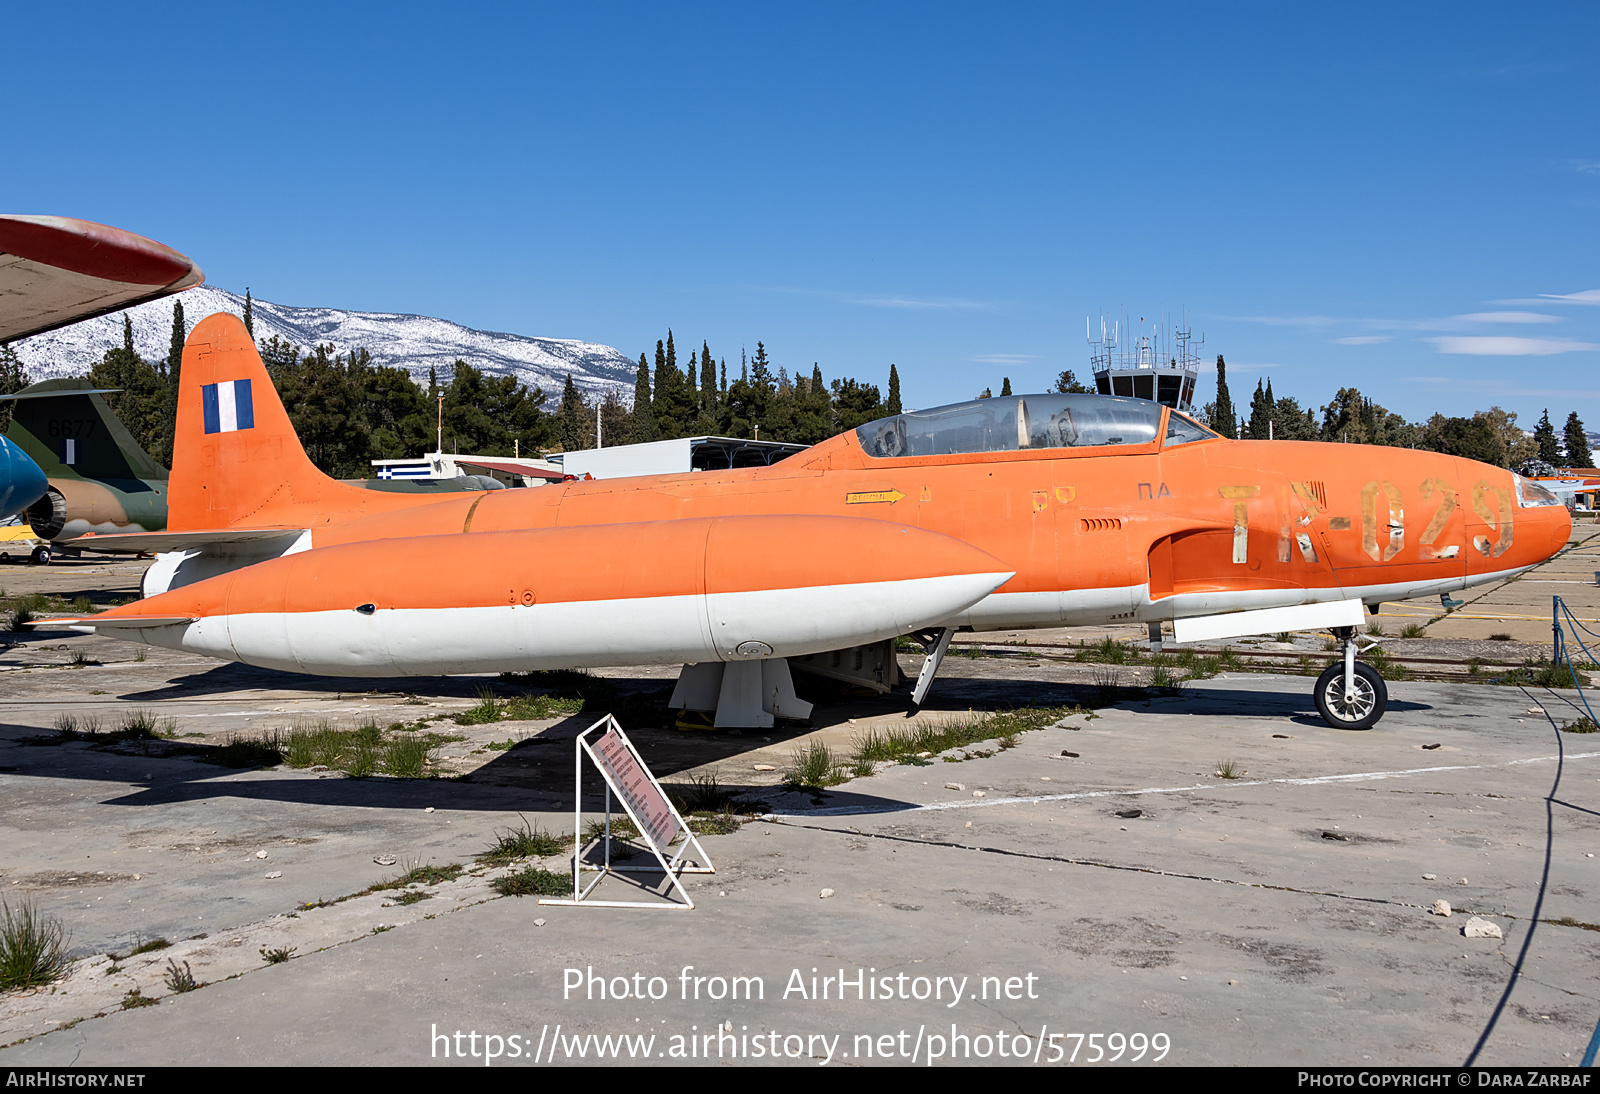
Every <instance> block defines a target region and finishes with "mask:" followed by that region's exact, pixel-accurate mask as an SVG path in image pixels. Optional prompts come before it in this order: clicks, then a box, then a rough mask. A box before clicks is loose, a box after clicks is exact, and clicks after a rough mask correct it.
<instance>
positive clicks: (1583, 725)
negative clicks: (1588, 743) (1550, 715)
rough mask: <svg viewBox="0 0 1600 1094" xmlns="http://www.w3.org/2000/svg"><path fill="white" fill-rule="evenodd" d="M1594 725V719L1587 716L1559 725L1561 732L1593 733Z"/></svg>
mask: <svg viewBox="0 0 1600 1094" xmlns="http://www.w3.org/2000/svg"><path fill="white" fill-rule="evenodd" d="M1595 731H1596V727H1595V724H1594V719H1593V718H1590V717H1588V716H1585V717H1582V718H1579V719H1578V720H1577V721H1576V722H1568V723H1567V724H1566V725H1564V726H1562V727H1561V732H1563V733H1594V732H1595Z"/></svg>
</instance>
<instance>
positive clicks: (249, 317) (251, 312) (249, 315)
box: [244, 285, 256, 338]
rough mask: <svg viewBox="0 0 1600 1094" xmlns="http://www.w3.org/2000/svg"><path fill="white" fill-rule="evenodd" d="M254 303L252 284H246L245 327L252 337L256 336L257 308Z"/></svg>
mask: <svg viewBox="0 0 1600 1094" xmlns="http://www.w3.org/2000/svg"><path fill="white" fill-rule="evenodd" d="M252 303H253V302H252V301H251V299H250V286H249V285H246V286H245V287H244V329H245V330H246V331H248V332H249V334H250V337H251V338H254V337H255V336H256V320H255V309H254V308H253V307H252V306H251V305H252Z"/></svg>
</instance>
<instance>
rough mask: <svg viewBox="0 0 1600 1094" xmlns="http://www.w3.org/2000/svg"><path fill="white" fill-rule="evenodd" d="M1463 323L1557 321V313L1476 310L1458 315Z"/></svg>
mask: <svg viewBox="0 0 1600 1094" xmlns="http://www.w3.org/2000/svg"><path fill="white" fill-rule="evenodd" d="M1456 318H1457V319H1459V320H1461V321H1462V322H1464V323H1559V322H1561V317H1560V316H1559V315H1544V314H1543V313H1541V312H1536V311H1476V312H1472V313H1471V314H1470V315H1458V316H1456Z"/></svg>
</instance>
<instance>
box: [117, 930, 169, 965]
mask: <svg viewBox="0 0 1600 1094" xmlns="http://www.w3.org/2000/svg"><path fill="white" fill-rule="evenodd" d="M170 945H172V943H170V942H168V941H167V940H166V939H165V938H152V939H151V940H150V941H148V942H146V941H144V939H142V938H140V937H139V936H137V935H135V936H134V940H133V949H131V950H129V951H128V952H127V953H125V954H123V955H122V956H121V957H119V958H117V960H118V961H126V960H127V959H128V958H130V957H137V956H138V955H139V954H141V953H154V952H155V951H156V950H164V949H166V948H167V947H168V946H170Z"/></svg>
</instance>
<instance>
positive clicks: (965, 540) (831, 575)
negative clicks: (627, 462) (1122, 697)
mask: <svg viewBox="0 0 1600 1094" xmlns="http://www.w3.org/2000/svg"><path fill="white" fill-rule="evenodd" d="M170 496H171V514H170V519H169V523H168V529H169V531H168V532H167V533H163V534H152V535H133V536H116V537H105V538H106V539H107V540H108V541H109V540H111V539H113V538H114V539H115V540H117V541H123V545H124V546H128V547H140V548H143V549H147V550H156V551H160V552H163V553H162V554H161V555H160V557H159V558H158V560H157V562H156V563H155V564H154V565H152V566H151V568H150V570H149V571H148V572H147V573H146V575H145V584H144V592H145V594H146V595H145V598H144V599H142V600H140V601H139V602H137V603H134V604H129V605H126V606H124V607H120V608H115V609H112V610H111V611H108V612H105V613H103V614H100V615H97V616H95V617H93V618H92V619H84V620H81V621H80V625H81V626H82V627H85V628H91V627H92V628H94V629H96V630H99V631H104V632H109V633H114V634H116V635H117V636H118V637H127V638H133V639H137V640H141V641H144V642H147V643H150V644H153V645H159V646H167V647H171V648H175V649H182V650H189V651H193V652H196V653H203V654H208V655H211V656H214V657H220V658H227V659H230V660H236V661H242V662H245V663H248V664H252V665H261V666H267V667H272V668H281V669H287V670H292V671H299V672H309V673H319V674H327V675H366V676H405V675H412V674H437V673H466V672H484V671H496V670H501V671H503V670H518V669H540V668H580V667H591V666H601V665H631V664H642V663H658V664H668V663H679V662H683V663H686V667H685V669H684V673H683V675H682V676H681V677H680V680H679V687H678V692H677V693H676V694H675V695H674V700H673V705H674V706H677V707H691V708H693V709H704V710H711V709H715V711H716V724H717V725H719V726H767V725H771V724H772V719H773V718H774V717H804V716H806V715H807V714H808V713H809V711H810V707H809V705H807V704H805V703H803V702H801V701H799V700H798V699H796V698H795V696H794V692H793V688H792V685H791V681H790V675H789V668H788V662H787V661H786V660H785V659H786V658H789V657H796V656H803V655H806V654H814V653H818V652H825V651H829V650H837V649H841V648H848V647H851V646H859V645H863V644H866V643H871V642H877V641H882V640H884V639H887V638H893V637H895V636H897V635H903V634H916V635H917V636H918V637H919V639H920V640H922V641H923V642H924V644H925V645H926V646H927V647H928V649H929V657H928V658H927V661H926V663H925V664H924V667H923V671H922V675H921V677H920V678H919V680H918V681H917V685H916V688H915V690H914V692H913V696H912V700H913V703H920V702H921V701H922V699H923V697H924V696H925V694H926V692H927V689H928V686H929V684H930V683H931V681H932V679H933V675H934V673H935V672H936V671H937V669H938V665H939V662H940V660H941V659H942V658H943V656H944V653H945V651H946V650H947V649H948V647H949V642H950V637H951V635H952V634H953V633H954V632H955V631H956V630H957V629H962V628H970V629H975V630H989V629H996V628H1007V629H1016V628H1025V627H1059V626H1078V625H1085V624H1105V623H1113V622H1143V623H1147V624H1148V625H1149V628H1150V635H1151V639H1152V642H1153V643H1155V642H1159V640H1160V629H1159V628H1160V624H1161V623H1162V622H1163V621H1172V622H1173V627H1174V635H1175V638H1176V640H1177V641H1179V642H1186V641H1200V640H1214V639H1219V638H1228V637H1238V636H1241V635H1246V634H1262V633H1271V632H1274V631H1280V630H1302V629H1323V628H1326V629H1329V630H1331V631H1332V632H1333V633H1334V634H1335V635H1336V636H1337V637H1338V638H1339V639H1340V640H1341V642H1342V644H1343V649H1344V659H1343V663H1342V664H1335V665H1334V666H1332V667H1330V668H1329V669H1328V671H1327V672H1325V673H1323V675H1322V677H1321V678H1320V679H1319V680H1318V681H1317V683H1316V686H1315V698H1316V703H1317V707H1318V710H1319V711H1320V712H1321V713H1322V716H1323V717H1324V718H1325V719H1326V720H1327V721H1328V723H1329V724H1330V725H1333V726H1336V727H1343V728H1350V729H1362V728H1366V727H1368V726H1370V725H1372V724H1373V723H1374V722H1376V721H1377V720H1378V718H1379V717H1381V715H1382V714H1383V711H1384V709H1385V706H1386V704H1387V698H1388V697H1387V691H1386V688H1385V686H1384V682H1383V679H1382V677H1380V676H1379V675H1378V674H1377V673H1376V672H1375V671H1374V670H1372V669H1371V668H1370V667H1369V666H1367V665H1366V664H1364V663H1362V662H1359V661H1357V660H1356V658H1355V654H1356V652H1357V644H1358V642H1359V641H1360V639H1359V638H1358V629H1359V626H1360V624H1361V623H1362V621H1363V619H1364V610H1363V609H1364V606H1371V607H1373V608H1374V610H1375V608H1376V605H1378V604H1380V603H1382V602H1383V601H1389V600H1400V599H1405V598H1408V597H1417V596H1441V597H1444V596H1447V595H1448V594H1449V593H1451V592H1454V591H1456V590H1460V589H1465V588H1468V587H1470V586H1474V585H1479V584H1482V583H1484V582H1488V581H1496V580H1500V579H1503V578H1506V577H1509V576H1511V575H1513V574H1517V573H1521V572H1522V571H1524V570H1527V569H1528V568H1530V567H1532V566H1534V565H1536V564H1537V563H1539V562H1542V561H1544V560H1545V559H1546V558H1548V557H1550V555H1552V554H1553V553H1554V552H1555V551H1557V550H1559V549H1560V548H1561V547H1562V546H1563V545H1564V544H1565V543H1566V541H1567V537H1568V534H1569V532H1570V529H1571V520H1570V518H1569V517H1568V514H1567V511H1566V508H1565V507H1564V506H1563V505H1561V504H1560V503H1559V501H1558V500H1557V499H1556V498H1555V496H1554V495H1553V494H1551V493H1550V492H1549V491H1547V490H1545V489H1543V488H1541V487H1539V486H1537V485H1536V484H1534V483H1532V482H1530V481H1529V480H1527V479H1524V478H1522V477H1520V476H1518V475H1514V474H1512V473H1511V472H1509V471H1506V470H1504V469H1502V468H1498V467H1491V466H1489V465H1487V464H1481V463H1475V462H1473V461H1471V460H1465V459H1460V458H1458V457H1453V456H1446V455H1441V454H1438V453H1433V452H1418V451H1410V450H1404V449H1396V448H1379V447H1368V446H1364V445H1334V444H1315V443H1305V442H1294V441H1235V440H1228V439H1226V438H1223V437H1219V436H1217V435H1216V434H1215V433H1212V432H1211V431H1210V430H1208V429H1205V428H1204V427H1202V426H1200V425H1198V424H1197V423H1195V422H1194V421H1193V420H1191V419H1189V418H1187V417H1185V416H1184V415H1182V414H1179V413H1176V412H1174V411H1173V410H1171V409H1169V408H1167V407H1164V406H1161V405H1160V404H1158V403H1155V402H1151V401H1149V400H1143V399H1132V398H1118V397H1112V396H1101V395H1023V396H1006V397H1002V398H995V399H983V400H979V401H976V402H971V403H960V404H956V405H954V406H945V407H938V408H935V409H932V410H924V411H914V412H910V413H906V414H900V415H897V416H895V417H892V418H886V419H882V420H880V421H875V422H871V423H868V424H867V425H864V426H862V427H860V428H859V429H856V430H853V431H851V432H847V433H844V434H841V435H839V436H837V437H834V438H833V439H832V440H829V441H825V442H823V443H822V444H819V445H816V446H814V447H812V448H809V449H807V450H806V451H804V452H801V453H798V454H797V455H795V456H792V457H790V458H789V459H786V460H784V461H782V462H781V463H778V464H774V465H773V466H771V467H758V468H747V469H740V470H729V471H703V472H696V473H689V474H673V475H651V476H641V477H638V478H627V479H612V480H602V481H590V482H570V483H565V484H561V485H553V486H546V487H540V488H538V489H528V490H502V491H495V492H492V493H484V494H461V495H453V496H450V497H447V498H439V497H438V496H436V495H433V496H430V495H422V496H417V495H403V494H382V493H375V492H373V491H370V490H361V489H358V488H355V487H351V486H346V485H343V484H341V483H338V482H335V481H334V480H332V479H330V478H328V477H327V476H325V475H323V474H321V473H320V472H319V471H317V470H316V468H315V467H313V465H312V464H311V462H310V461H309V460H308V459H307V458H306V455H305V452H304V450H303V449H302V448H301V446H300V443H299V441H298V439H297V438H296V436H295V433H294V431H293V429H292V428H291V426H290V423H289V418H288V415H287V414H286V413H285V411H284V409H283V405H282V403H281V402H280V401H279V399H278V397H277V395H276V393H275V392H274V390H273V386H272V381H271V379H270V377H268V375H267V372H266V370H265V368H263V366H262V363H261V359H260V357H259V356H258V355H257V353H256V347H255V345H254V344H253V342H252V341H251V339H250V336H249V335H248V334H247V333H246V331H245V329H244V326H243V324H241V323H240V322H239V321H238V320H237V319H235V318H234V317H232V316H228V315H214V316H212V317H210V318H209V319H206V320H205V321H203V322H202V323H200V324H199V325H198V326H196V327H195V329H194V331H193V333H192V334H190V336H189V341H188V344H187V346H186V347H185V349H184V354H183V371H182V388H181V391H180V394H179V406H178V423H177V440H176V453H175V458H174V460H173V469H172V479H171V491H170ZM108 545H109V544H108ZM696 696H699V697H700V698H699V699H698V700H696V698H695V697H696Z"/></svg>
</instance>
